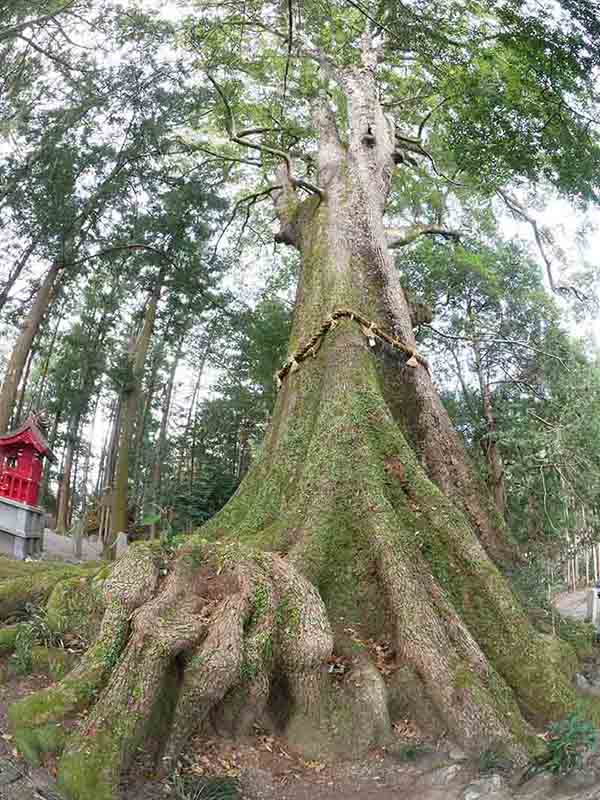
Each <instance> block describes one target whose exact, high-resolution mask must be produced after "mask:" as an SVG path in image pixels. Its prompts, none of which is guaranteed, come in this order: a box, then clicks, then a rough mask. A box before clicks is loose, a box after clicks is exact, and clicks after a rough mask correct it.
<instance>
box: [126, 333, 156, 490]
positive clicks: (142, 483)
mask: <svg viewBox="0 0 600 800" xmlns="http://www.w3.org/2000/svg"><path fill="white" fill-rule="evenodd" d="M162 358H163V348H162V345H161V346H160V347H157V348H156V350H155V352H154V355H153V358H152V366H151V368H150V375H149V377H148V384H147V388H146V394H145V398H144V403H143V408H142V410H141V413H140V414H139V420H138V422H137V424H136V426H135V437H134V439H135V447H134V451H135V459H134V463H133V465H132V470H133V485H134V487H135V490H136V500H137V503H138V505H140V506H142V505H143V498H144V495H145V493H146V491H147V489H148V486H147V484H148V482H149V481H148V480H147V479H146V480H140V472H141V470H142V465H143V463H144V457H143V454H144V438H145V435H146V427H147V425H148V420H149V419H150V417H151V414H152V403H153V401H154V393H155V392H156V388H157V380H156V378H157V373H158V369H159V366H160V362H161V361H162Z"/></svg>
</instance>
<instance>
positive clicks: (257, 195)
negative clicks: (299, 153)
mask: <svg viewBox="0 0 600 800" xmlns="http://www.w3.org/2000/svg"><path fill="white" fill-rule="evenodd" d="M281 189H283V186H282V185H281V184H275V185H273V186H267V188H266V189H261V190H260V191H258V192H253V193H252V194H249V195H246V196H245V197H241V198H240V199H239V200H238V201H237V203H236V204H235V205H234V207H233V211H232V212H231V215H230V217H229V219H228V221H227V224H226V225H225V227H224V228H223V230H222V231H221V233H220V234H219V238H218V239H217V241H216V242H215V246H214V248H213V254H212V258H214V257H215V256H216V254H217V250H218V249H219V245H220V244H221V240H222V239H223V237H224V236H225V234H226V233H227V231H228V230H229V228H230V227H231V225H232V223H233V221H234V219H235V217H236V215H237V212H238V211H239V209H240V208H241V207H242V206H243V205H244V204H245V203H248V207H247V210H246V221H245V222H244V226H243V227H244V228H245V227H246V225H247V224H248V217H249V216H250V209H251V208H252V207H253V206H254V205H256V203H257V202H258V201H259V200H261V199H263V198H265V197H270V196H271V194H272V192H277V191H281Z"/></svg>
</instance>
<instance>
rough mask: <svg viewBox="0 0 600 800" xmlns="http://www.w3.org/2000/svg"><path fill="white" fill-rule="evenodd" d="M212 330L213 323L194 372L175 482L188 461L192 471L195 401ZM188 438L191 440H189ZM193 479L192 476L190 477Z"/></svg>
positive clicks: (207, 354)
mask: <svg viewBox="0 0 600 800" xmlns="http://www.w3.org/2000/svg"><path fill="white" fill-rule="evenodd" d="M212 330H213V325H209V326H208V328H207V339H206V345H205V347H204V350H203V351H202V356H201V358H200V363H199V364H198V371H197V373H196V380H195V382H194V390H193V392H192V397H191V400H190V407H189V409H188V414H187V419H186V422H185V428H184V431H183V437H182V441H183V445H182V452H181V456H180V458H179V464H178V466H177V483H178V484H179V483H181V473H182V470H183V467H184V465H185V464H186V462H188V466H189V469H190V472H192V473H193V471H194V455H193V450H194V441H193V438H194V437H193V436H192V427H193V425H194V424H195V420H196V403H197V402H198V395H199V393H200V385H201V383H202V378H203V377H204V369H205V367H206V362H207V361H208V358H209V356H210V353H211V349H212V339H211V332H212ZM190 439H192V441H191V442H190ZM191 480H193V478H192V479H191Z"/></svg>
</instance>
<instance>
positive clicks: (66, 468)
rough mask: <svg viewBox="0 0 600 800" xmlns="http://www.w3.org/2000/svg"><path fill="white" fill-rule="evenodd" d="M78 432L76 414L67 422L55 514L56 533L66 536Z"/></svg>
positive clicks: (77, 415) (77, 417)
mask: <svg viewBox="0 0 600 800" xmlns="http://www.w3.org/2000/svg"><path fill="white" fill-rule="evenodd" d="M78 430H79V414H78V413H76V414H75V415H74V416H73V417H71V419H70V420H69V427H68V429H67V434H66V447H65V458H64V465H63V469H62V477H61V480H60V486H59V491H58V498H59V499H58V510H57V512H56V532H57V533H60V534H62V535H63V536H64V535H65V534H66V532H67V530H68V528H69V507H70V498H71V472H72V469H73V458H74V454H75V448H76V447H77V431H78Z"/></svg>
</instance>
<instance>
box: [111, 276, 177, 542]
mask: <svg viewBox="0 0 600 800" xmlns="http://www.w3.org/2000/svg"><path fill="white" fill-rule="evenodd" d="M163 278H164V268H161V270H160V272H159V274H158V277H157V280H156V284H155V286H154V289H153V292H152V294H151V296H150V298H149V300H148V304H147V306H146V311H145V314H144V321H143V325H142V330H141V331H140V334H139V336H137V337H136V338H135V340H134V341H133V342H132V347H131V350H130V353H129V367H128V369H129V376H128V380H127V382H126V385H125V386H124V388H123V393H122V404H121V409H122V412H121V425H120V435H119V447H118V456H117V465H116V469H115V480H114V489H113V501H112V513H111V528H110V530H111V539H112V541H113V542H114V541H116V538H117V535H118V534H119V533H120V532H121V531H124V532H126V531H127V528H128V496H129V491H128V483H129V463H130V448H131V441H132V436H133V431H134V424H135V420H136V417H137V412H138V405H139V398H140V386H141V381H142V378H143V374H144V365H145V363H146V355H147V353H148V348H149V346H150V341H151V339H152V334H153V332H154V323H155V320H156V309H157V306H158V300H159V298H160V293H161V289H162V282H163ZM104 556H105V557H106V558H110V557H113V556H114V550H113V548H112V547H111V546H110V544H108V546H105V548H104Z"/></svg>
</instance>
